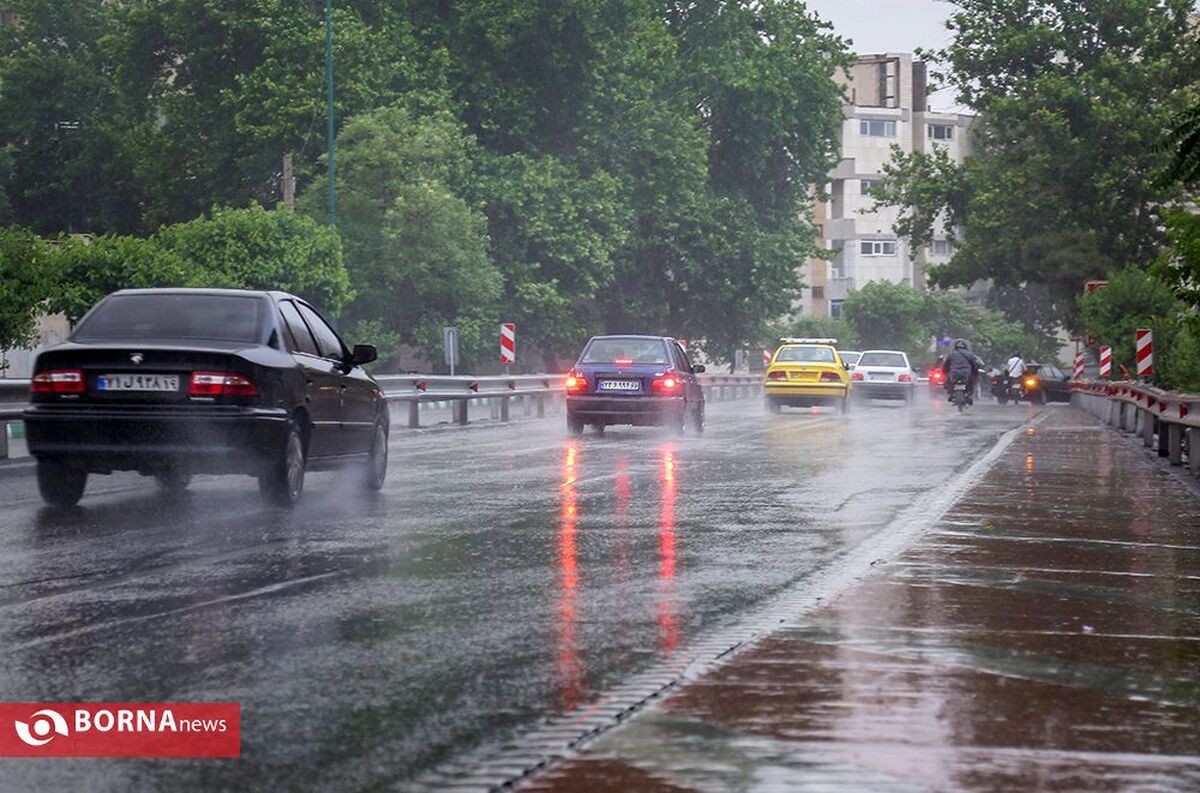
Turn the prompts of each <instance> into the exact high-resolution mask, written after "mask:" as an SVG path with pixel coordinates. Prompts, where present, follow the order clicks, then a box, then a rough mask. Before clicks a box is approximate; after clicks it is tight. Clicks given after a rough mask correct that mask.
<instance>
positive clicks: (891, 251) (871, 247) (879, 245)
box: [858, 240, 896, 256]
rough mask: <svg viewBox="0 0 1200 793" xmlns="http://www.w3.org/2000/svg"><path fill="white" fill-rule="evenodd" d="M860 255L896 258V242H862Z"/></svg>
mask: <svg viewBox="0 0 1200 793" xmlns="http://www.w3.org/2000/svg"><path fill="white" fill-rule="evenodd" d="M858 250H859V253H861V254H862V255H863V256H895V255H896V241H895V240H862V241H861V242H860V243H859V249H858Z"/></svg>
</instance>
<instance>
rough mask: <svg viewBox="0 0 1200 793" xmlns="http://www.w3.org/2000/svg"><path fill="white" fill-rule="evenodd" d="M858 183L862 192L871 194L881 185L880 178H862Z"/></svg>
mask: <svg viewBox="0 0 1200 793" xmlns="http://www.w3.org/2000/svg"><path fill="white" fill-rule="evenodd" d="M859 184H861V185H862V194H863V195H871V194H872V193H874V192H875V191H876V190H878V189H879V188H880V187H883V180H882V179H862V180H860V182H859Z"/></svg>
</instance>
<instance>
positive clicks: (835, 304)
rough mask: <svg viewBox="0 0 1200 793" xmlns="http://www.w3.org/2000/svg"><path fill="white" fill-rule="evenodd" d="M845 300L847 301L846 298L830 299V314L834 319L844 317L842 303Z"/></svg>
mask: <svg viewBox="0 0 1200 793" xmlns="http://www.w3.org/2000/svg"><path fill="white" fill-rule="evenodd" d="M844 302H845V301H844V300H830V301H829V316H830V317H832V318H833V319H841V318H842V303H844Z"/></svg>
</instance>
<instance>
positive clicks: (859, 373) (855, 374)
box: [850, 372, 866, 380]
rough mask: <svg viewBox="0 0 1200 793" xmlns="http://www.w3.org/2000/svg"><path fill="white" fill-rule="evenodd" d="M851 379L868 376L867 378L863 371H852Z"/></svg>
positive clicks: (861, 378)
mask: <svg viewBox="0 0 1200 793" xmlns="http://www.w3.org/2000/svg"><path fill="white" fill-rule="evenodd" d="M850 379H851V380H865V379H866V378H865V377H863V373H862V372H851V373H850Z"/></svg>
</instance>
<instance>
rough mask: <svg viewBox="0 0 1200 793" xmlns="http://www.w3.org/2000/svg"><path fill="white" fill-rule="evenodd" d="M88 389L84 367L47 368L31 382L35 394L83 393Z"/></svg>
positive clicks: (31, 390)
mask: <svg viewBox="0 0 1200 793" xmlns="http://www.w3.org/2000/svg"><path fill="white" fill-rule="evenodd" d="M86 390H87V385H86V383H85V382H84V379H83V370H82V369H47V370H46V371H44V372H38V373H37V374H35V375H34V376H33V379H32V380H31V381H30V382H29V391H30V393H33V394H82V393H83V392H84V391H86Z"/></svg>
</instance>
